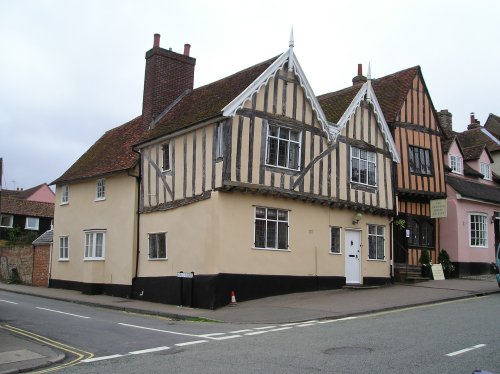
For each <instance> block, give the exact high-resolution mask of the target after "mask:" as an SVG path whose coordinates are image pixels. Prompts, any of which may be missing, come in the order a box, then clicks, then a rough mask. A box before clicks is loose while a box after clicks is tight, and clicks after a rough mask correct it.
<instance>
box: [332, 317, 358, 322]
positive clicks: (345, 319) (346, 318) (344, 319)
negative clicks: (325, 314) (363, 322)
mask: <svg viewBox="0 0 500 374" xmlns="http://www.w3.org/2000/svg"><path fill="white" fill-rule="evenodd" d="M356 318H358V317H344V318H339V319H337V320H336V321H350V320H351V319H356Z"/></svg>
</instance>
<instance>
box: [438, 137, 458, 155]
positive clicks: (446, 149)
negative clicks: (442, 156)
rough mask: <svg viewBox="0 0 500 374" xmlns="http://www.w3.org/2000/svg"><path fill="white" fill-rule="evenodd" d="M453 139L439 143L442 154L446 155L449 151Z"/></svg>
mask: <svg viewBox="0 0 500 374" xmlns="http://www.w3.org/2000/svg"><path fill="white" fill-rule="evenodd" d="M454 140H455V138H454V137H453V138H449V139H443V140H442V141H441V146H442V147H443V153H448V152H449V151H450V148H451V145H452V144H453V141H454Z"/></svg>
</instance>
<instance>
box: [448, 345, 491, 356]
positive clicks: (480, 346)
mask: <svg viewBox="0 0 500 374" xmlns="http://www.w3.org/2000/svg"><path fill="white" fill-rule="evenodd" d="M483 347H486V344H478V345H475V346H473V347H470V348H464V349H461V350H459V351H456V352H451V353H448V354H446V355H445V356H448V357H453V356H457V355H460V354H462V353H465V352H469V351H473V350H474V349H479V348H483Z"/></svg>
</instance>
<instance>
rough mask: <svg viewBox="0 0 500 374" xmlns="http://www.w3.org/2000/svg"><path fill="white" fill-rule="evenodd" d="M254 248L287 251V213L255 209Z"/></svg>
mask: <svg viewBox="0 0 500 374" xmlns="http://www.w3.org/2000/svg"><path fill="white" fill-rule="evenodd" d="M254 231H255V236H254V241H255V243H254V246H255V248H268V249H288V211H287V210H281V209H272V208H262V207H256V208H255V227H254Z"/></svg>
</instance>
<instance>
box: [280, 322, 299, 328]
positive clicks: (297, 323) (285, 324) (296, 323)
mask: <svg viewBox="0 0 500 374" xmlns="http://www.w3.org/2000/svg"><path fill="white" fill-rule="evenodd" d="M301 323H302V322H291V323H283V324H281V325H280V326H284V327H286V326H297V325H300V324H301Z"/></svg>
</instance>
